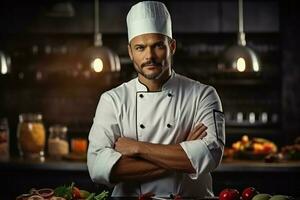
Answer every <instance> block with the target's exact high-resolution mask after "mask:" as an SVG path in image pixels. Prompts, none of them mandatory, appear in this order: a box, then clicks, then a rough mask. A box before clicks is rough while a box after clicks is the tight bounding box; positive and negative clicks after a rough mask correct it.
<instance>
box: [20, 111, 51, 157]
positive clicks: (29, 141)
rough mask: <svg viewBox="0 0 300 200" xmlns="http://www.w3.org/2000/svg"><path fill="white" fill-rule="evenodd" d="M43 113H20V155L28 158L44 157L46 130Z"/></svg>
mask: <svg viewBox="0 0 300 200" xmlns="http://www.w3.org/2000/svg"><path fill="white" fill-rule="evenodd" d="M42 119H43V116H42V115H41V114H33V113H26V114H20V115H19V124H18V131H17V138H18V148H19V152H20V155H21V156H23V157H28V158H39V157H44V149H45V140H46V132H45V128H44V124H43V122H42Z"/></svg>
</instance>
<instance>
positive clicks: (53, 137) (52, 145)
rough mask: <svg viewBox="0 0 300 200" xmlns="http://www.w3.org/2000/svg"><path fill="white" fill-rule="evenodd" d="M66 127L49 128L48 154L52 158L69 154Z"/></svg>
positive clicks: (55, 126)
mask: <svg viewBox="0 0 300 200" xmlns="http://www.w3.org/2000/svg"><path fill="white" fill-rule="evenodd" d="M67 131H68V128H67V127H66V126H61V125H54V126H51V127H50V128H49V132H50V134H49V138H48V154H49V156H50V157H52V158H61V157H62V156H65V155H67V154H69V143H68V140H67Z"/></svg>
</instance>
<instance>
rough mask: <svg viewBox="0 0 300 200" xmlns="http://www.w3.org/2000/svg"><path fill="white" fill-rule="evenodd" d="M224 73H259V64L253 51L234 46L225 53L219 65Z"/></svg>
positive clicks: (245, 47) (241, 46)
mask: <svg viewBox="0 0 300 200" xmlns="http://www.w3.org/2000/svg"><path fill="white" fill-rule="evenodd" d="M218 69H219V70H220V71H223V72H258V71H260V67H259V62H258V59H257V56H256V54H255V53H254V51H253V50H252V49H250V48H249V47H247V46H243V45H234V46H231V47H229V48H228V49H226V50H225V51H224V53H223V54H222V56H221V59H220V62H219V64H218Z"/></svg>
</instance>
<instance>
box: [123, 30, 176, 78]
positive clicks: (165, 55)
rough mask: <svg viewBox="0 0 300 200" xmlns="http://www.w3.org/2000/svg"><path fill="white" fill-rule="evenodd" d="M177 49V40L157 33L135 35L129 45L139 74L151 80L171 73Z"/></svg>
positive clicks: (129, 50) (130, 53) (131, 56)
mask: <svg viewBox="0 0 300 200" xmlns="http://www.w3.org/2000/svg"><path fill="white" fill-rule="evenodd" d="M175 49H176V42H175V40H172V39H169V38H168V37H167V36H164V35H161V34H157V33H149V34H143V35H139V36H137V37H134V38H133V39H132V40H131V41H130V44H129V45H128V52H129V55H130V58H131V60H132V61H133V64H134V67H135V69H136V71H137V72H138V73H139V76H143V77H144V78H146V79H149V80H159V79H160V78H162V77H164V76H163V75H166V74H168V73H169V74H170V71H171V59H172V55H173V54H174V52H175Z"/></svg>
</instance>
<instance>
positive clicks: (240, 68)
mask: <svg viewBox="0 0 300 200" xmlns="http://www.w3.org/2000/svg"><path fill="white" fill-rule="evenodd" d="M238 11H239V17H238V22H239V32H238V44H237V45H233V46H231V47H229V48H228V49H226V50H225V51H224V52H223V54H222V56H221V59H220V62H219V64H218V69H219V70H220V71H222V72H259V71H260V70H261V69H260V65H259V62H258V58H257V56H256V54H255V52H254V51H253V50H252V49H251V48H249V47H247V46H246V39H245V32H244V21H243V20H244V19H243V0H238Z"/></svg>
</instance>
